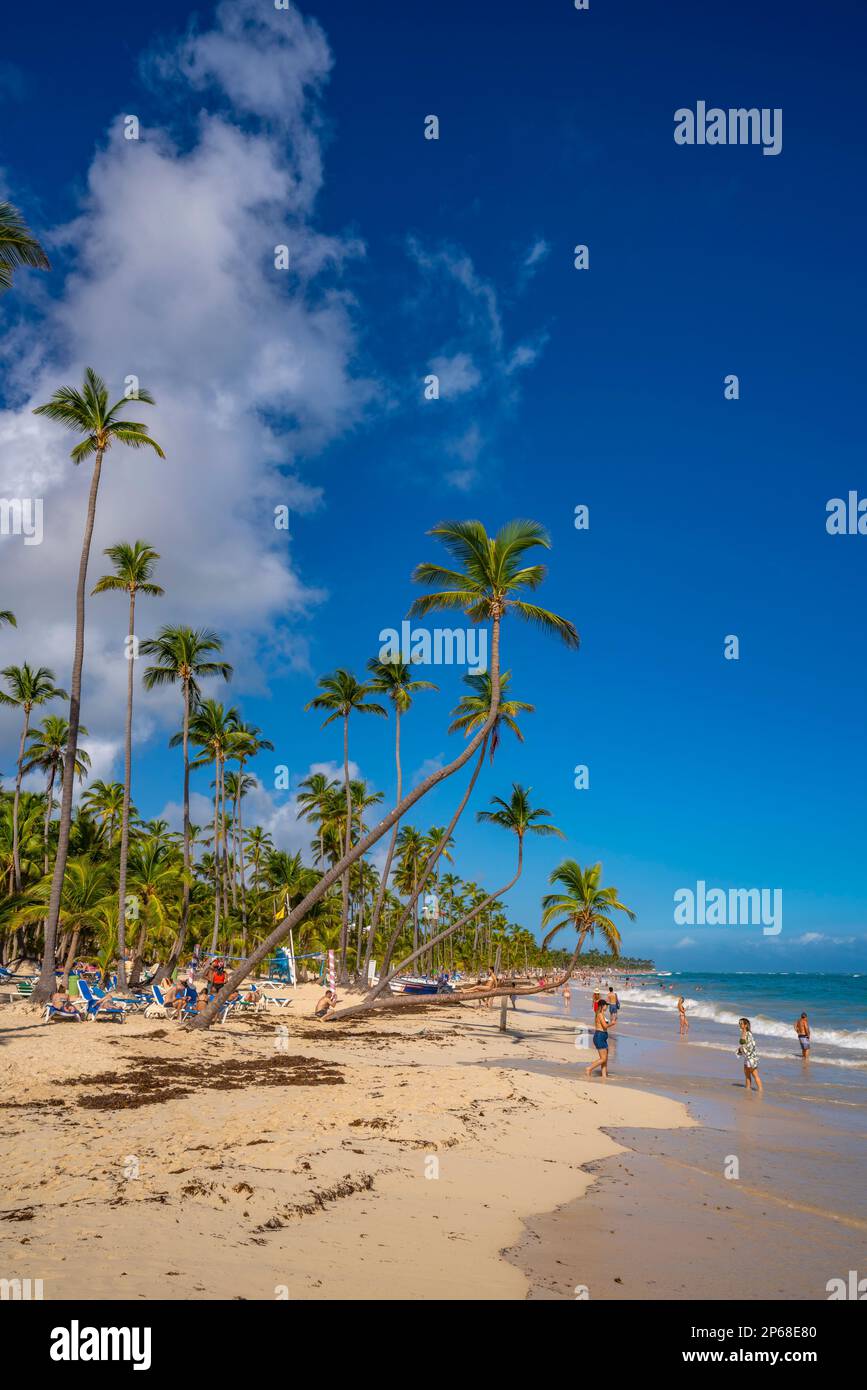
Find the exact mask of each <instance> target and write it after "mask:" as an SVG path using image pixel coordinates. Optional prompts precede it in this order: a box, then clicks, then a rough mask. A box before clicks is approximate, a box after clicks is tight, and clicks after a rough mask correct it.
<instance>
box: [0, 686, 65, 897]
mask: <svg viewBox="0 0 867 1390" xmlns="http://www.w3.org/2000/svg"><path fill="white" fill-rule="evenodd" d="M2 675H3V679H4V680H5V682H6V689H5V690H0V704H3V705H11V706H12V707H13V708H14V709H20V710H23V711H24V720H23V723H22V725H21V737H20V739H19V740H18V765H17V770H16V774H15V800H14V802H13V805H12V891H13V892H15V893H20V892H21V859H20V856H19V853H18V805H19V802H20V800H21V778H22V776H23V775H24V745H25V743H26V742H27V734H28V732H29V729H30V714H31V712H32V710H33V709H34V707H35V706H36V705H44V704H46V703H47V702H48V701H49V700H66V699H68V696H67V694H66V691H65V690H61V689H60V687H59V686H57V685H55V684H54V680H55V676H54V672H53V671H50V670H49V669H48V667H47V666H39V667H37V668H36V670H33V669H32V667H30V666H28V664H27V662H26V661H25V663H24V665H23V666H7V667H5V668H4V670H3V672H2Z"/></svg>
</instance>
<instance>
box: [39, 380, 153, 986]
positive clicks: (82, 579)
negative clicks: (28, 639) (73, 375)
mask: <svg viewBox="0 0 867 1390" xmlns="http://www.w3.org/2000/svg"><path fill="white" fill-rule="evenodd" d="M135 399H136V400H137V401H142V402H143V403H144V404H145V405H153V404H154V399H153V396H151V394H150V393H149V392H148V391H144V390H139V392H138V394H137V396H136V397H135ZM128 404H129V398H128V397H126V396H123V397H121V399H120V400H119V401H115V403H114V405H109V403H108V388H107V387H106V384H105V382H104V381H103V380H102V378H101V377H99V376H97V374H96V372H94V371H93V369H92V368H91V367H88V368H87V369H86V371H85V374H84V385H83V386H82V388H81V390H78V389H77V387H74V386H61V387H60V389H59V390H57V391H55V393H54V395H53V396H52V398H51V400H50V401H48V402H46V404H45V405H39V406H37V407H36V409H35V411H34V414H35V415H45V416H47V418H48V419H49V420H55V421H56V422H57V423H58V424H59V425H63V427H64V428H65V429H68V430H72V431H74V433H76V434H80V435H81V436H82V438H81V439H80V440H79V442H78V444H76V446H75V448H74V449H73V450H72V452H71V454H70V458H71V459H72V461H73V463H75V464H79V463H81V462H82V460H83V459H87V458H90V457H91V456H92V457H93V473H92V475H91V479H90V494H89V496H88V501H87V518H86V521H85V524H84V538H83V540H82V545H81V559H80V560H79V565H78V584H77V587H76V593H75V650H74V653H73V659H72V683H71V687H70V698H69V743H68V744H67V749H66V761H67V764H68V765H69V766H70V767H72V766H73V764H74V763H75V751H76V748H77V747H78V725H79V722H80V719H81V672H82V667H83V665H84V605H85V597H86V593H87V564H88V560H89V558H90V541H91V537H92V536H93V526H94V522H95V520H96V499H97V494H98V492H99V479H100V475H101V473H102V460H103V458H104V457H105V454H106V452H107V450H109V449H110V448H111V447H112V446H113V445H114V444H125V445H126V446H127V447H128V448H130V449H153V451H154V453H156V454H157V455H158V457H159V458H165V454H164V453H163V451H162V449H161V448H160V446H159V444H157V442H156V440H154V439H152V438H151V437H150V435H149V434H148V432H147V430H146V428H145V426H144V425H143V424H140V423H139V422H138V421H137V420H127V419H126V418H125V417H124V416H123V415H122V414H121V411H122V410H124V409H125V408H126V406H127V405H128ZM73 781H74V779H73V778H72V777H67V778H66V780H65V781H64V784H63V796H62V799H61V804H60V826H59V829H58V835H57V854H56V856H55V860H54V877H53V879H52V882H51V897H50V900H49V904H48V917H47V918H46V922H45V947H44V951H43V956H42V970H41V972H40V975H39V980H38V982H37V984H36V986H35V988H34V990H33V998H34V999H35V1000H38V1001H44V1000H46V999H47V998H48V996H49V994H50V993H51V990H52V988H53V986H54V966H55V959H54V954H55V947H56V941H57V919H58V914H59V912H60V893H61V889H62V886H63V874H64V870H65V869H66V856H67V854H68V852H69V827H70V825H71V823H72V786H73Z"/></svg>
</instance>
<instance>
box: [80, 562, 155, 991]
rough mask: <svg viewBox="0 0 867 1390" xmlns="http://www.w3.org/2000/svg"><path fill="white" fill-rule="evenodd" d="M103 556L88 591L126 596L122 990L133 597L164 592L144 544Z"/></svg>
mask: <svg viewBox="0 0 867 1390" xmlns="http://www.w3.org/2000/svg"><path fill="white" fill-rule="evenodd" d="M102 553H103V555H107V556H108V558H109V559H110V560H111V561H112V562H113V564H114V574H104V575H103V576H102V578H101V579H99V580H97V582H96V584H95V585H94V587H93V589H92V591H91V592H92V593H94V594H106V593H118V592H123V593H125V594H129V625H128V632H127V652H126V659H127V677H126V731H125V734H124V745H123V806H122V809H121V825H120V871H119V877H118V889H117V954H118V966H117V984H118V989H126V908H125V903H126V861H127V855H128V853H129V798H130V787H131V783H132V694H133V669H134V667H133V663H134V661H135V657H136V652H135V599H136V594H147V595H149V596H150V597H151V598H161V597H162V595H163V593H164V592H165V591H164V590H163V589H161V588H160V586H159V584H152V583H151V582H150V578H151V575H152V573H153V569H154V565H155V564H156V562H157V560H158V559H159V558H160V557H159V555H158V554H157V552H156V551H155V550H154V548H153V546H150V545H148V544H147V542H146V541H133V543H132V545H130V544H129V542H128V541H119V542H118V544H117V545H110V546H109V547H108V548H107V549H106V550H104V551H103V552H102Z"/></svg>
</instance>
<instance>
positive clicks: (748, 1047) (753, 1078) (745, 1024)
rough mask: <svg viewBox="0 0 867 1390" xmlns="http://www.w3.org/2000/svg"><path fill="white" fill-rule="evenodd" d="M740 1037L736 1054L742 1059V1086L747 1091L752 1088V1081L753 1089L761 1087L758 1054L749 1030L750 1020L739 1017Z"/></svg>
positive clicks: (758, 1089)
mask: <svg viewBox="0 0 867 1390" xmlns="http://www.w3.org/2000/svg"><path fill="white" fill-rule="evenodd" d="M738 1023H739V1024H740V1029H741V1037H740V1044H739V1046H738V1056H740V1057H743V1059H744V1086H745V1087H746V1089H747V1090H748V1091H751V1090H753V1085H752V1083H753V1082H755V1083H756V1084H755V1090H757V1091H760V1090H761V1089H762V1082H761V1078H760V1077H759V1054H758V1052H757V1051H756V1042H755V1038H754V1037H753V1035H752V1033H751V1031H750V1020H749V1019H748V1018H739V1019H738Z"/></svg>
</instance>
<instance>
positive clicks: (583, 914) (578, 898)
mask: <svg viewBox="0 0 867 1390" xmlns="http://www.w3.org/2000/svg"><path fill="white" fill-rule="evenodd" d="M601 878H602V865H601V864H593V865H592V866H591V867H590V868H587V869H582V867H581V865H580V864H578V863H577V862H576V861H575V860H574V859H564V860H563V863H562V864H560V865H559V866H558V867H557V868H556V869H553V870H552V872H551V876H550V878H549V880H548V881H549V883H552V884H554V883H558V884H560V886H561V888H562V889H563V892H562V893H548V894H546V896H545V897H544V898H543V899H542V926H543V927H548V926H550V927H551V929H550V931H548V932H547V933H546V935H545V936H544V937H543V938H542V950H543V951H547V949H548V947H549V946H550V944H551V942H552V941H553V939H554V937H555V936H556V935H557V934H558V932H561V931H563V929H564V928H565V927H573V928H574V930H575V931H576V932H577V934H578V945H577V947H576V949H575V954H574V955H573V957H572V964H571V965H570V966H569V973H571V971H572V969H573V967H574V963H575V961H576V960H577V958H578V956H579V955H580V953H581V948H582V946H583V945H584V941H585V938H586V937H588V936H590V937H592V936H594V935H595V933H596V932H597V931H598V932H599V934H600V935H601V936H602V937H603V939H604V940H605V942H606V944H607V946H608V947H609V949H610V950H611V952H612V954H613V955H615V956H616V955H619V954H620V931H619V929H618V927H617V924H616V922H615V921H614V920H613V917H612V915H611V914H612V913H614V912H622V913H624V914H625V916H627V917H628V918H629V920H630V922H634V921H635V913H634V912H633V911H632V909H631V908H628V907H626V906H624V904H623V903H622V902H620V899H619V896H618V892H617V889H616V888H603V887H602V886H601V884H600V880H601ZM552 922H553V923H554V925H553V926H551V923H552Z"/></svg>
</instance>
